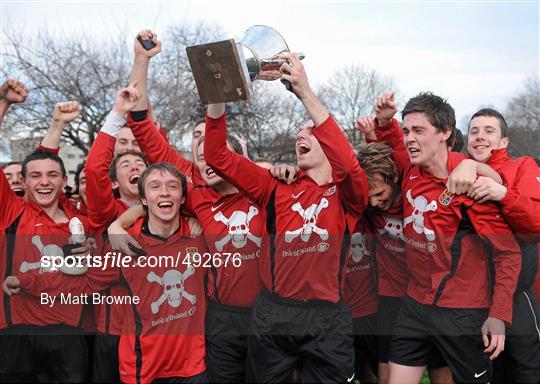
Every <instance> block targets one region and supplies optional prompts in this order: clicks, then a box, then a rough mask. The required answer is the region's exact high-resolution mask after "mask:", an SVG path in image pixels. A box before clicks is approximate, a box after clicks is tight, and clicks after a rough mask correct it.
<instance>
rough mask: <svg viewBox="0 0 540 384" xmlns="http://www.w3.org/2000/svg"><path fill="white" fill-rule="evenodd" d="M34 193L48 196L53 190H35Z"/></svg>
mask: <svg viewBox="0 0 540 384" xmlns="http://www.w3.org/2000/svg"><path fill="white" fill-rule="evenodd" d="M36 192H37V193H38V195H40V196H49V195H50V194H52V193H53V189H48V188H47V189H36Z"/></svg>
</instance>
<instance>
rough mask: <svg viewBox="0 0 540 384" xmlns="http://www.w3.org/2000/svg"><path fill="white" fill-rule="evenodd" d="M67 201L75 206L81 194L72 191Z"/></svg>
mask: <svg viewBox="0 0 540 384" xmlns="http://www.w3.org/2000/svg"><path fill="white" fill-rule="evenodd" d="M69 201H70V202H71V204H73V205H74V206H77V204H79V202H80V201H81V196H80V195H79V194H78V193H74V194H73V195H71V196H70V197H69Z"/></svg>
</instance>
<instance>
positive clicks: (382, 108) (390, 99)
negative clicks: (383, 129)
mask: <svg viewBox="0 0 540 384" xmlns="http://www.w3.org/2000/svg"><path fill="white" fill-rule="evenodd" d="M396 112H397V106H396V102H395V101H394V92H386V93H383V94H382V95H380V96H378V97H377V101H376V102H375V115H376V116H377V120H379V124H381V125H385V124H387V123H388V122H390V121H391V120H392V118H393V117H394V115H395V114H396Z"/></svg>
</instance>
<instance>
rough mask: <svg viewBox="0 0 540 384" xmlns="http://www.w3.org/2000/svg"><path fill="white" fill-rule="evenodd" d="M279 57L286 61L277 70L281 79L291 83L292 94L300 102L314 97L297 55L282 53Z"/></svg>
mask: <svg viewBox="0 0 540 384" xmlns="http://www.w3.org/2000/svg"><path fill="white" fill-rule="evenodd" d="M279 57H280V58H281V59H285V60H286V62H285V63H283V64H282V65H281V67H280V68H279V72H280V73H281V79H283V80H287V81H288V82H290V83H291V86H292V91H293V92H294V94H295V95H296V96H297V97H298V98H299V99H300V100H304V99H305V98H308V97H311V96H314V95H315V94H314V93H313V91H312V90H311V87H310V86H309V81H308V78H307V74H306V71H305V70H304V65H303V64H302V61H301V60H300V58H299V57H298V55H297V54H295V53H282V54H281V55H279Z"/></svg>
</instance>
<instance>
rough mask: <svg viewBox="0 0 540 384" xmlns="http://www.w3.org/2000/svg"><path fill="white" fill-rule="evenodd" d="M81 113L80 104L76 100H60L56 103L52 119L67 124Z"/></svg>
mask: <svg viewBox="0 0 540 384" xmlns="http://www.w3.org/2000/svg"><path fill="white" fill-rule="evenodd" d="M80 113H81V106H80V105H79V103H78V102H77V101H62V102H60V103H56V105H55V106H54V111H53V120H54V121H57V122H61V123H65V124H68V123H69V122H71V121H73V120H75V119H76V118H77V116H79V115H80Z"/></svg>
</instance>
